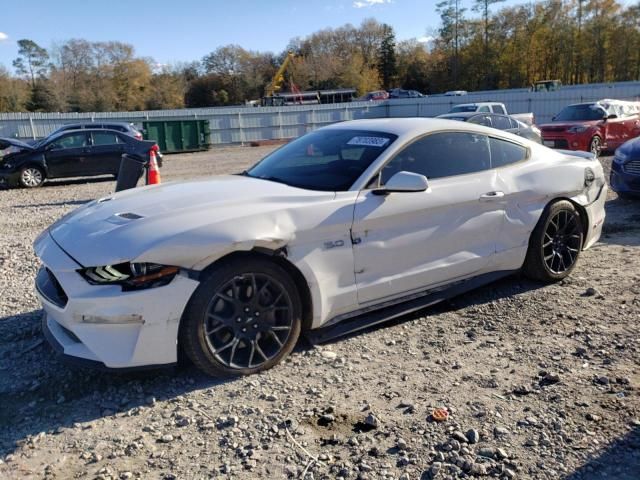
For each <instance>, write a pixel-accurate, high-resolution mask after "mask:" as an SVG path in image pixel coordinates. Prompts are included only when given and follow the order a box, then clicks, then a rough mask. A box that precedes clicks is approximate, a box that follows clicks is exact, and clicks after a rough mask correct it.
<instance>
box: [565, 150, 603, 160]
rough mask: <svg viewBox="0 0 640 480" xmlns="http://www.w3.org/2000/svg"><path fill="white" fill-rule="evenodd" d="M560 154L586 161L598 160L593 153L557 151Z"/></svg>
mask: <svg viewBox="0 0 640 480" xmlns="http://www.w3.org/2000/svg"><path fill="white" fill-rule="evenodd" d="M556 152H558V153H562V154H563V155H569V156H571V157H580V158H584V159H586V160H596V156H595V155H594V154H593V153H591V152H582V151H579V150H556Z"/></svg>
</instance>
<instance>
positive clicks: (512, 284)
mask: <svg viewBox="0 0 640 480" xmlns="http://www.w3.org/2000/svg"><path fill="white" fill-rule="evenodd" d="M545 286H547V284H546V283H542V282H536V281H533V280H529V279H527V278H525V277H523V276H522V275H521V274H519V273H514V274H513V275H509V276H507V277H505V278H502V279H500V280H497V281H494V282H491V283H489V284H487V285H484V286H482V287H478V288H476V289H474V290H471V291H470V292H468V293H465V294H462V295H459V296H456V297H453V298H450V299H448V300H445V301H443V302H440V303H437V304H435V305H433V306H430V307H425V308H423V309H420V310H418V311H416V312H412V313H408V314H406V315H403V316H401V317H398V318H396V319H394V320H389V321H387V322H382V323H379V324H376V325H373V326H371V327H367V328H365V329H362V330H359V331H356V332H353V333H348V334H346V335H344V336H342V337H338V338H333V339H331V340H329V341H327V342H326V343H324V344H331V343H338V342H341V341H342V340H344V339H345V338H350V337H353V336H356V335H363V334H366V333H368V332H373V331H376V330H379V329H382V328H388V327H391V326H393V325H399V324H402V323H404V322H408V321H412V320H418V319H419V318H422V317H429V316H432V315H438V314H442V313H445V312H452V311H456V310H461V309H463V308H466V307H478V306H480V305H483V304H486V303H491V302H494V301H497V300H500V299H503V298H510V297H514V296H517V295H521V294H524V293H527V292H530V291H533V290H537V289H539V288H543V287H545Z"/></svg>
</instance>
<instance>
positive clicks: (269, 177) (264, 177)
mask: <svg viewBox="0 0 640 480" xmlns="http://www.w3.org/2000/svg"><path fill="white" fill-rule="evenodd" d="M252 178H258V179H260V180H267V181H268V182H276V183H284V184H285V185H289V184H288V183H287V182H285V181H284V180H283V179H281V178H278V177H273V176H271V175H264V176H261V177H252Z"/></svg>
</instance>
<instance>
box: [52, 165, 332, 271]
mask: <svg viewBox="0 0 640 480" xmlns="http://www.w3.org/2000/svg"><path fill="white" fill-rule="evenodd" d="M334 198H335V193H334V192H318V191H310V190H304V189H300V188H294V187H290V186H288V185H284V184H281V183H276V182H272V181H266V180H261V179H256V178H251V177H246V176H237V175H227V176H221V177H213V178H210V179H207V180H203V181H193V182H187V183H168V184H163V185H160V186H153V187H146V188H138V189H132V190H128V191H125V192H120V193H116V194H113V195H111V196H109V197H106V198H103V199H100V200H96V201H93V202H91V203H89V204H87V205H85V206H83V207H81V208H79V209H77V210H75V211H73V212H71V213H70V214H69V215H67V216H65V217H63V218H61V219H60V220H59V221H58V222H56V223H55V224H54V225H52V226H51V227H50V229H49V231H50V233H51V235H52V237H53V238H54V240H55V241H56V243H58V245H60V246H61V247H62V248H63V249H64V250H65V251H66V252H67V253H68V254H69V255H71V256H72V257H73V258H74V259H75V260H76V261H77V262H79V263H80V264H81V265H83V266H85V267H88V266H100V265H112V264H117V263H122V262H129V261H145V262H147V261H148V262H157V263H164V264H171V265H177V266H182V267H185V268H191V267H193V266H194V265H196V264H197V263H198V262H199V261H201V260H203V259H204V258H206V257H208V256H211V255H213V254H215V253H216V252H219V251H220V249H224V248H226V249H231V247H232V246H234V245H236V246H238V244H242V243H243V242H248V243H251V245H249V246H247V247H246V248H247V249H250V248H252V246H253V245H259V244H260V242H261V241H262V240H263V241H264V242H265V243H267V244H269V245H272V244H273V243H274V241H275V242H281V243H282V244H283V245H284V243H285V242H287V241H288V240H290V239H292V237H293V236H294V235H295V232H296V229H297V228H300V227H301V226H305V224H309V223H311V225H308V226H310V227H312V226H313V222H315V221H317V220H314V218H318V215H317V213H319V212H318V208H317V207H318V206H319V205H321V204H323V203H325V202H330V201H331V200H333V199H334ZM306 207H310V208H309V209H307V208H306ZM308 210H313V211H314V213H315V215H314V214H310V213H311V212H309V211H308ZM320 210H321V211H322V210H324V211H325V212H326V209H325V208H322V207H321V208H320ZM305 212H306V213H305ZM323 217H325V215H323V214H321V215H319V218H323ZM234 249H237V248H234ZM240 249H242V248H240Z"/></svg>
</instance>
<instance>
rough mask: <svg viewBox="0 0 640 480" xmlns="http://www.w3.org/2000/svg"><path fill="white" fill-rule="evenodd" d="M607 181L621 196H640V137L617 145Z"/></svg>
mask: <svg viewBox="0 0 640 480" xmlns="http://www.w3.org/2000/svg"><path fill="white" fill-rule="evenodd" d="M609 183H610V185H611V188H612V190H613V191H615V192H616V193H617V194H618V195H619V196H621V197H631V196H633V197H637V198H640V137H636V138H634V139H632V140H628V141H627V142H625V143H623V144H622V145H621V146H620V147H618V149H617V150H616V153H615V155H614V157H613V162H612V163H611V175H610V177H609Z"/></svg>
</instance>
